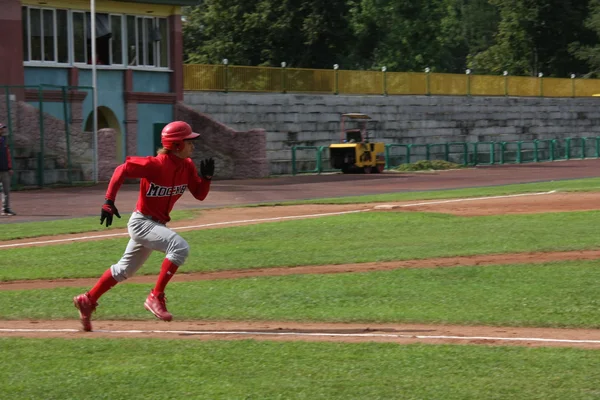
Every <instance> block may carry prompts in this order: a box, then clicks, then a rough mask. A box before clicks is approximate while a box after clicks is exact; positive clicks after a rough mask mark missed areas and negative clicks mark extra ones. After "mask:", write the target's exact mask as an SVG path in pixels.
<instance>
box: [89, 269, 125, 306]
mask: <svg viewBox="0 0 600 400" xmlns="http://www.w3.org/2000/svg"><path fill="white" fill-rule="evenodd" d="M117 283H119V282H117V280H116V279H115V278H113V276H112V272H111V271H110V268H109V269H107V270H106V271H104V274H102V276H101V277H100V279H98V282H96V284H95V285H94V287H93V288H92V289H91V290H90V291H89V292H88V297H89V298H90V300H92V301H93V302H94V303H95V302H97V301H98V299H99V298H100V296H102V295H103V294H104V293H106V292H108V291H109V290H110V288H112V287H113V286H115V285H116V284H117Z"/></svg>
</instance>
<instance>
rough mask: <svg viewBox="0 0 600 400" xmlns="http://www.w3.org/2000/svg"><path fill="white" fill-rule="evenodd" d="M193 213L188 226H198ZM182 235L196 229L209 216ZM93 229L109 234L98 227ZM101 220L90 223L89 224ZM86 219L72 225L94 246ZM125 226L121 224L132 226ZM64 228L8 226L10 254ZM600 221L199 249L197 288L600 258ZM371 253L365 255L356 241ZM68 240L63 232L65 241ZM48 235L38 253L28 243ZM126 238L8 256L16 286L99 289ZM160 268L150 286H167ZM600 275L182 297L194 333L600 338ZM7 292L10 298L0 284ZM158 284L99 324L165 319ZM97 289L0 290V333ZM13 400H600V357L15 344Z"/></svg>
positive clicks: (253, 235)
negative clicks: (378, 265)
mask: <svg viewBox="0 0 600 400" xmlns="http://www.w3.org/2000/svg"><path fill="white" fill-rule="evenodd" d="M556 189H560V190H564V191H596V190H600V179H587V180H577V181H575V180H573V181H557V182H548V183H539V184H528V185H512V186H510V187H508V186H507V187H489V188H482V189H480V190H477V189H468V190H453V191H440V192H427V193H426V192H420V193H418V192H414V193H403V194H397V195H385V196H368V197H365V198H346V199H328V200H320V201H315V202H323V203H328V202H336V203H353V202H355V203H361V202H373V201H391V200H396V201H398V200H417V199H438V198H460V197H479V196H489V195H499V194H514V193H524V192H537V191H547V190H556ZM185 213H187V212H185ZM185 213H184V212H182V214H180V216H179V217H180V218H188V217H191V216H193V215H195V214H194V211H191V212H189V214H185ZM93 220H94V225H95V224H96V223H97V221H96V219H95V218H94V219H93ZM90 221H91V220H90ZM90 221H87V219H81V220H77V221H72V222H71V224H70V223H69V221H61V225H60V229H59V231H60V230H64V231H65V232H81V231H85V229H86V228H85V226H86V225H85V224H87V223H88V222H90ZM120 223H121V224H123V220H121V221H120ZM49 224H50V223H46V222H44V223H39V225H38V224H37V223H36V224H33V223H30V224H10V225H7V226H9V227H10V228H9V229H8V230H7V231H4V226H3V232H0V235H3V236H0V239H1V240H8V239H10V238H16V237H34V236H39V235H41V234H44V233H41V232H44V231H45V230H47V229H48V227H49V226H50V225H49ZM599 224H600V212H597V211H589V212H569V213H567V212H564V213H547V214H532V215H500V216H486V217H469V218H465V217H453V216H449V215H443V214H435V213H383V212H382V213H361V214H352V215H343V216H335V217H326V218H319V219H310V220H299V221H287V222H278V223H269V224H261V225H252V226H243V227H229V228H222V229H214V230H205V231H189V232H183V233H182V236H183V237H184V238H185V239H186V240H187V241H188V242H189V243H190V244H191V246H192V255H191V257H190V259H189V261H188V263H186V265H185V267H182V268H183V269H184V270H185V271H211V270H230V269H253V268H264V267H278V266H297V265H318V264H340V263H355V262H372V261H387V260H408V259H425V258H431V257H439V256H456V255H474V254H490V253H513V252H524V251H556V250H584V249H600V236H599V235H598V226H599ZM357 227H360V229H361V231H363V232H368V233H369V235H370V236H371V237H372V238H373V240H370V241H368V242H364V241H359V242H357V241H356V240H355V239H356V229H357ZM55 228H56V227H54V228H53V230H52V231H53V232H54V233H57V231H56V229H55ZM28 234H32V235H33V236H27V235H28ZM126 243H127V239H126V238H123V239H109V240H103V241H96V242H86V243H73V244H65V245H53V246H44V247H34V248H17V249H8V250H0V257H1V258H0V280H3V281H10V280H17V279H54V278H61V277H65V278H66V277H68V278H74V277H97V276H99V275H100V274H101V273H102V272H103V271H104V270H105V269H106V268H107V267H109V266H110V264H111V263H114V262H116V261H117V260H118V258H119V257H120V255H121V254H122V252H123V250H124V247H125V245H126ZM161 258H162V257H161V255H158V254H156V255H153V256H152V257H151V259H150V260H149V261H148V263H147V265H146V266H144V268H143V269H142V270H141V271H140V274H156V272H157V271H158V264H159V262H160V259H161ZM597 264H598V263H597V262H596V261H576V260H575V261H566V262H556V263H547V264H519V265H497V266H493V265H492V266H471V267H464V266H458V267H453V268H428V269H399V270H393V271H376V272H364V273H340V274H332V275H311V274H307V275H289V276H281V277H260V278H240V279H228V280H213V281H196V282H180V283H178V282H174V283H171V284H170V285H169V287H168V291H167V295H168V296H169V300H170V302H169V303H168V304H169V310H170V311H172V312H173V313H174V314H175V315H176V318H178V319H180V320H191V321H210V320H238V321H253V320H259V321H269V320H270V321H299V322H306V321H314V322H365V323H406V322H413V323H436V324H457V325H489V326H498V327H501V326H530V327H561V328H592V329H600V298H599V297H598V295H597V291H598V290H597V286H598V285H597V282H599V281H600V269H598V267H597ZM0 284H1V283H0ZM150 287H151V285H141V284H131V283H128V284H123V285H118V286H117V287H115V288H114V289H113V290H111V291H110V292H109V293H108V294H107V295H106V296H105V297H103V298H102V299H101V301H100V303H101V305H100V307H99V308H98V311H97V313H96V314H95V315H94V318H95V319H98V320H108V319H111V320H150V319H153V317H152V316H151V315H150V314H149V313H148V312H146V311H145V310H144V309H143V306H142V303H143V300H144V298H145V296H146V295H147V293H148V290H149V289H150ZM86 289H87V288H82V287H63V288H50V289H44V290H27V291H8V290H0V319H1V320H16V319H46V320H48V319H60V320H63V319H72V320H74V323H75V325H74V326H75V327H76V326H77V322H76V321H75V318H76V311H75V309H74V308H73V305H72V303H71V298H72V296H73V295H74V294H77V293H80V292H81V291H83V290H86ZM0 349H1V350H0V354H1V355H2V363H3V368H1V369H0V393H1V395H0V397H1V398H10V399H21V398H22V399H38V398H39V399H67V398H73V399H87V398H89V399H182V398H193V399H561V400H562V399H599V398H600V385H598V382H599V381H600V353H599V352H598V350H581V349H568V348H528V347H513V346H479V345H398V344H383V343H325V342H324V343H311V342H276V341H256V340H231V341H225V340H218V341H217V340H215V341H197V340H165V339H99V338H97V337H96V338H94V337H93V336H89V335H88V336H85V335H81V336H77V337H75V336H74V337H72V338H70V339H31V338H8V337H0Z"/></svg>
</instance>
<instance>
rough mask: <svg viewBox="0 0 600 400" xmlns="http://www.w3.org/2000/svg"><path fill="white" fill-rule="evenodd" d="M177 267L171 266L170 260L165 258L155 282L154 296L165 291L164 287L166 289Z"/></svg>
mask: <svg viewBox="0 0 600 400" xmlns="http://www.w3.org/2000/svg"><path fill="white" fill-rule="evenodd" d="M177 268H179V267H178V266H177V265H175V264H173V263H172V262H171V260H169V259H168V258H165V260H164V261H163V263H162V266H161V267H160V274H159V275H158V279H157V281H156V286H155V287H154V290H153V292H154V294H155V295H158V294H160V293H162V292H164V291H165V287H167V283H169V281H170V280H171V278H172V277H173V275H175V272H177Z"/></svg>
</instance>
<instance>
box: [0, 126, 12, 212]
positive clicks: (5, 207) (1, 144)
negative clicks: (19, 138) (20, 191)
mask: <svg viewBox="0 0 600 400" xmlns="http://www.w3.org/2000/svg"><path fill="white" fill-rule="evenodd" d="M7 134H8V130H7V129H6V126H5V125H3V124H1V123H0V183H1V184H2V192H3V194H4V197H3V199H2V215H6V216H12V215H16V214H15V213H14V212H13V211H12V210H11V209H10V181H11V178H12V174H13V170H12V160H11V158H10V149H9V148H8V136H7Z"/></svg>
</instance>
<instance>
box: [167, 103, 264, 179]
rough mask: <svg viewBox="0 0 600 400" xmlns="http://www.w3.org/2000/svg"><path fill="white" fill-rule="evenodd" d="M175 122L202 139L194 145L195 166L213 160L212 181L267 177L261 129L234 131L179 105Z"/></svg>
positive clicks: (176, 107) (176, 108)
mask: <svg viewBox="0 0 600 400" xmlns="http://www.w3.org/2000/svg"><path fill="white" fill-rule="evenodd" d="M175 119H176V120H181V121H185V122H187V123H189V124H190V125H191V126H192V129H193V130H194V132H198V133H200V134H201V135H202V136H201V138H200V140H198V141H197V145H196V148H197V151H196V155H195V157H194V161H195V163H196V166H199V164H200V161H201V160H202V159H204V158H207V157H213V158H214V159H215V177H216V178H220V179H232V178H235V179H243V178H262V177H266V176H268V175H269V164H268V161H267V155H266V149H267V140H266V134H265V131H264V130H263V129H251V130H248V131H242V132H240V131H236V130H233V129H231V128H229V127H228V126H226V125H223V124H221V123H219V122H217V121H215V120H214V119H212V118H210V117H209V116H207V115H205V114H202V113H199V112H196V111H194V110H193V109H191V108H190V107H187V106H186V105H184V104H182V103H178V104H177V105H176V106H175Z"/></svg>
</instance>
